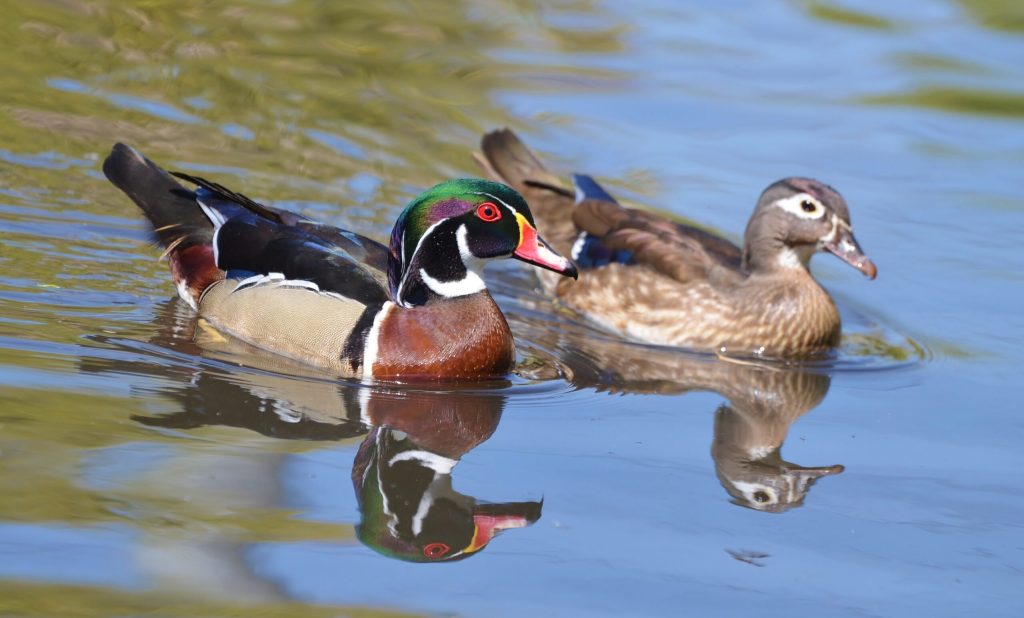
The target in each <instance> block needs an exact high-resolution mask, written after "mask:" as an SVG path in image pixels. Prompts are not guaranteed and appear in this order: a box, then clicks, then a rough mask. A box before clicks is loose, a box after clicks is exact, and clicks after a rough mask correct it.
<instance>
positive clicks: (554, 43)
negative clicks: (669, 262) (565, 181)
mask: <svg viewBox="0 0 1024 618" xmlns="http://www.w3.org/2000/svg"><path fill="white" fill-rule="evenodd" d="M4 10H5V16H4V19H3V20H0V35H2V36H3V40H4V43H3V44H2V45H0V61H2V63H3V66H4V70H3V71H0V241H2V244H0V492H2V493H0V495H2V496H3V499H2V500H0V613H3V614H4V615H25V616H35V615H38V616H52V615H62V616H74V615H82V616H86V615H104V616H110V615H137V614H143V613H153V612H157V613H159V614H160V615H166V616H195V615H211V616H212V615H256V614H258V615H263V616H277V615H280V616H335V615H339V614H346V615H360V616H364V615H365V616H369V615H388V616H393V615H441V614H443V615H470V616H500V615H508V616H519V615H524V614H536V615H563V616H565V615H568V616H571V615H580V616H591V615H615V616H619V615H680V614H683V615H687V614H693V615H702V616H718V615H721V616H732V615H736V614H737V613H739V612H743V611H750V610H751V608H756V611H758V612H759V613H760V614H764V615H768V616H774V615H779V616H783V615H785V616H791V615H815V616H865V615H868V616H919V615H930V616H962V615H967V614H971V615H974V614H979V615H987V616H1019V615H1021V613H1022V612H1024V597H1022V596H1021V594H1020V593H1019V591H1018V589H1019V587H1020V581H1021V573H1022V571H1024V526H1022V523H1021V522H1022V521H1024V497H1022V492H1020V491H1019V488H1020V487H1021V483H1020V479H1019V473H1018V470H1019V469H1020V468H1021V465H1022V464H1024V455H1022V454H1021V451H1020V443H1021V438H1022V433H1024V422H1022V421H1021V417H1020V396H1021V389H1020V386H1019V384H1020V367H1021V366H1022V361H1024V352H1022V351H1021V350H1022V344H1024V337H1022V336H1021V334H1020V333H1021V332H1022V331H1024V317H1022V315H1024V312H1022V311H1021V308H1022V307H1024V294H1022V289H1024V288H1022V286H1021V283H1022V276H1021V273H1022V272H1024V257H1022V256H1024V253H1022V252H1021V251H1020V247H1021V245H1022V244H1024V231H1022V230H1024V206H1022V205H1024V189H1022V188H1021V182H1020V178H1021V173H1020V171H1021V167H1022V164H1024V124H1022V120H1024V90H1021V87H1020V85H1021V84H1022V83H1024V79H1022V78H1024V73H1022V69H1021V63H1020V62H1019V60H1020V59H1021V58H1024V39H1022V38H1021V35H1022V34H1024V13H1022V12H1021V9H1019V8H1017V7H1016V5H1014V4H1013V3H1005V2H995V1H992V2H985V1H978V0H975V1H969V0H961V1H956V2H954V1H951V0H946V1H941V2H924V1H918V0H915V1H913V2H908V3H881V2H875V3H845V2H844V3H836V2H825V1H818V0H813V1H803V0H792V1H784V0H777V1H769V2H762V1H754V0H746V1H743V0H734V1H728V2H699V3H685V4H681V3H674V2H667V1H664V0H650V1H643V2H633V3H628V4H627V3H614V2H590V1H582V0H581V1H566V2H556V3H542V2H533V1H530V0H520V1H515V2H486V1H476V0H467V1H456V2H451V1H445V2H441V1H437V2H419V3H404V2H391V1H389V0H384V1H381V2H374V3H371V4H366V3H358V2H334V3H318V2H311V1H309V2H307V1H303V0H293V1H291V2H275V3H270V2H255V1H253V2H222V3H202V2H164V1H159V2H146V3H136V4H135V5H132V6H129V5H128V4H126V3H121V2H113V1H109V2H105V1H102V0H64V1H61V2H46V3H43V2H40V3H27V2H22V3H11V6H6V7H4ZM499 126H510V127H512V128H514V129H515V130H516V131H518V132H519V133H520V135H522V136H523V138H524V139H525V140H526V141H527V142H528V143H529V144H530V145H531V146H533V147H535V148H536V149H537V150H538V151H539V152H540V153H541V154H542V155H543V156H544V157H545V159H546V160H547V161H548V162H549V163H550V164H551V165H552V167H553V168H555V169H557V170H559V171H562V172H565V173H568V172H570V171H587V172H589V173H592V174H594V175H595V176H596V177H598V178H599V179H600V180H601V181H602V182H603V183H605V184H606V185H607V186H608V187H609V188H610V189H611V190H613V191H614V192H615V193H616V194H617V195H618V196H620V197H622V198H623V199H625V200H629V201H632V202H636V203H639V204H641V205H644V206H649V207H654V208H659V209H662V210H664V211H667V212H669V213H671V214H673V215H676V216H680V217H686V218H688V219H690V220H692V221H694V222H697V223H699V224H702V225H705V226H708V227H710V228H712V229H715V230H719V231H721V232H722V233H723V234H725V235H727V236H728V237H730V238H733V239H736V238H738V235H739V234H740V233H741V231H742V229H743V226H744V225H745V221H746V218H747V216H748V215H749V213H750V211H751V210H752V208H753V205H754V202H755V200H756V197H757V195H758V194H759V192H760V191H761V190H762V189H763V187H764V186H766V185H767V184H768V183H769V182H771V181H773V180H775V179H777V178H779V177H782V176H788V175H809V176H815V177H818V178H821V179H822V180H825V181H827V182H829V183H830V184H832V185H833V186H835V187H837V188H838V189H839V190H840V191H841V192H842V193H843V194H844V196H845V197H846V198H847V200H848V202H849V203H850V205H851V210H852V214H853V220H854V223H855V226H856V230H857V237H858V239H859V240H860V241H861V243H862V245H863V246H864V248H865V250H866V251H867V253H868V254H869V255H870V256H871V257H872V259H873V260H874V261H875V263H876V264H877V265H878V266H879V273H880V274H879V278H878V279H877V280H876V281H873V282H868V281H866V280H864V279H862V278H861V277H860V275H859V274H858V273H857V272H855V271H853V270H852V269H849V268H846V267H845V266H844V265H842V264H841V263H839V261H837V260H834V259H832V258H830V257H828V256H820V257H818V258H816V260H815V261H814V269H815V273H816V275H817V276H818V278H819V279H820V280H821V281H822V282H823V283H824V285H826V286H827V287H828V288H829V290H830V291H832V292H833V294H834V295H835V296H836V298H837V301H838V303H839V306H840V310H841V312H842V314H843V317H844V325H845V338H844V342H843V345H842V347H841V349H840V350H839V352H838V355H837V357H836V358H834V359H832V360H830V361H828V362H823V363H815V364H811V365H808V366H803V367H780V366H776V365H750V364H746V363H736V362H728V361H721V360H717V359H714V358H709V357H707V356H702V355H695V354H688V353H685V352H679V351H672V350H665V349H658V348H653V347H650V346H640V345H635V344H625V343H622V342H619V341H616V340H615V339H614V338H612V337H609V336H607V335H604V334H603V333H601V332H599V331H597V330H595V329H593V328H591V327H588V326H587V325H585V324H582V323H580V322H579V321H578V320H576V319H575V318H574V317H573V316H571V315H569V314H566V313H565V312H564V311H560V310H558V309H557V308H556V307H555V306H553V305H552V304H551V303H550V302H549V301H548V300H547V299H545V298H544V297H543V296H542V295H541V294H540V293H539V291H538V290H537V289H536V282H535V280H534V279H533V276H532V274H531V273H530V272H529V271H527V270H525V269H522V268H520V267H519V266H518V265H512V264H504V265H500V266H498V267H495V268H492V269H491V270H490V271H489V282H490V284H491V287H492V289H493V290H494V292H495V296H496V298H497V299H498V301H499V304H501V306H502V307H503V308H504V309H505V311H506V313H507V315H508V317H509V321H510V323H511V324H512V327H513V330H514V331H515V332H516V334H517V338H518V346H519V352H518V353H519V361H520V371H519V372H518V373H517V374H516V375H513V376H510V377H509V379H508V380H506V381H499V382H497V383H495V384H486V385H469V386H455V385H450V386H444V387H441V388H439V389H434V390H425V389H395V388H387V387H366V386H363V385H358V384H351V383H345V382H339V381H337V380H332V379H330V377H329V376H324V375H319V374H317V373H316V372H313V371H310V370H308V369H305V368H302V367H299V366H293V365H289V364H287V363H285V362H283V361H281V360H280V359H275V358H273V357H272V356H269V355H265V354H259V353H255V352H253V351H252V350H247V349H244V348H240V347H238V346H233V345H228V344H225V342H223V341H220V340H219V339H218V338H217V337H215V336H212V335H211V334H210V333H208V332H206V331H204V330H203V329H201V328H199V329H198V330H197V326H196V323H195V319H194V316H192V315H191V313H190V312H189V311H188V309H187V307H185V306H183V304H182V303H180V302H179V301H177V300H175V299H174V290H173V286H171V284H170V283H169V281H168V276H167V273H166V267H165V265H164V264H163V263H160V262H158V261H157V257H158V255H159V251H158V250H156V249H155V248H153V247H152V246H151V245H150V243H149V238H148V235H147V232H146V228H145V225H144V222H143V220H142V217H141V216H140V214H139V213H138V212H137V211H136V210H135V207H134V206H133V205H132V204H131V203H130V202H129V201H128V200H127V199H126V198H125V197H124V196H123V195H121V194H120V193H119V192H118V191H117V190H116V189H114V188H113V187H112V186H110V185H109V184H108V183H107V182H106V180H105V179H104V178H103V177H102V174H101V173H100V171H99V166H100V162H101V161H102V158H103V157H104V156H105V155H106V153H107V152H108V150H109V147H110V145H111V144H112V142H114V141H115V140H122V141H126V142H128V143H131V144H133V145H135V146H136V147H138V148H140V149H141V150H143V151H144V152H145V153H146V154H147V155H149V156H150V157H152V158H154V159H155V160H157V161H160V162H161V163H164V164H165V165H167V166H169V167H172V168H177V169H182V170H186V171H195V172H199V173H202V174H203V175H206V176H212V177H214V178H216V179H217V180H219V181H220V182H222V183H224V184H226V185H229V186H233V187H239V188H243V189H244V190H245V192H246V193H247V194H249V195H251V196H253V197H256V198H259V199H261V200H266V201H268V202H271V203H273V204H275V205H278V206H283V207H286V208H290V209H294V210H298V211H301V212H303V213H305V214H307V215H310V216H313V217H317V218H320V219H322V220H324V221H327V222H330V223H332V224H335V225H339V226H344V227H348V228H352V229H357V230H359V231H360V232H363V233H366V234H368V235H371V236H373V237H375V238H378V239H384V238H386V237H387V234H388V232H389V230H390V225H391V224H392V222H393V220H394V218H395V216H396V215H397V213H398V212H399V211H400V209H401V207H402V206H403V205H404V203H405V202H406V201H407V200H408V199H409V198H411V197H412V196H413V195H415V194H416V193H418V192H419V191H420V190H421V189H422V188H424V187H426V186H429V185H431V184H433V183H435V182H436V181H438V180H439V179H441V178H445V177H449V176H457V175H469V174H475V173H476V170H475V169H474V167H473V165H472V161H471V159H470V158H469V153H470V152H471V151H472V150H473V148H474V146H475V144H476V143H477V141H478V139H479V136H480V134H481V133H482V132H483V131H486V130H488V129H492V128H495V127H499ZM417 522H418V523H417ZM414 529H415V531H418V532H414ZM453 558H457V559H453ZM425 562H443V563H444V564H434V565H431V564H424V563H425Z"/></svg>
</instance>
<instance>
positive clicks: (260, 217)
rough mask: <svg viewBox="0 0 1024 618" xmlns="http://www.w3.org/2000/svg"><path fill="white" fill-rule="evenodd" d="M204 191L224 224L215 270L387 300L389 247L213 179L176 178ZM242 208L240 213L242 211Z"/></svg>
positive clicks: (363, 298) (202, 199)
mask: <svg viewBox="0 0 1024 618" xmlns="http://www.w3.org/2000/svg"><path fill="white" fill-rule="evenodd" d="M174 175H175V176H177V177H179V178H182V179H183V180H188V181H189V182H193V183H195V184H197V185H199V186H200V187H202V188H201V189H200V190H199V191H198V193H197V196H198V200H199V201H200V202H201V203H202V204H203V205H204V207H206V208H209V209H211V210H214V211H216V212H217V213H218V214H219V215H220V216H221V217H224V218H225V219H226V220H225V221H224V222H223V223H222V224H221V225H220V226H219V228H218V229H217V233H216V236H215V239H214V242H215V243H216V250H217V265H218V266H219V267H220V268H221V269H223V270H227V271H232V270H236V271H244V272H250V273H255V274H261V275H266V274H269V273H281V274H282V275H284V277H285V278H286V279H289V280H301V281H309V282H312V283H315V284H316V285H317V286H318V287H319V288H320V290H321V291H322V292H333V293H336V294H340V295H342V296H345V297H348V298H352V299H355V300H357V301H359V302H362V303H364V304H372V303H383V302H384V301H386V300H388V293H387V287H386V281H387V279H386V271H387V254H388V250H387V247H384V246H383V245H381V244H380V243H378V242H376V241H374V240H371V239H369V238H366V237H363V236H359V235H358V234H354V233H352V232H348V231H346V230H341V229H338V228H335V227H332V226H328V225H324V224H320V223H316V222H315V221H312V220H310V219H307V218H306V217H303V216H301V215H298V214H296V213H293V212H289V211H286V210H279V209H276V208H271V207H269V206H265V205H263V204H260V203H259V202H256V201H254V200H251V199H249V198H248V197H246V196H244V195H242V194H241V193H236V192H234V191H231V190H230V189H227V188H225V187H224V186H222V185H219V184H217V183H214V182H211V181H209V180H206V179H203V178H199V177H196V176H190V175H188V174H181V173H176V172H175V173H174ZM239 206H241V207H242V208H238V207H239Z"/></svg>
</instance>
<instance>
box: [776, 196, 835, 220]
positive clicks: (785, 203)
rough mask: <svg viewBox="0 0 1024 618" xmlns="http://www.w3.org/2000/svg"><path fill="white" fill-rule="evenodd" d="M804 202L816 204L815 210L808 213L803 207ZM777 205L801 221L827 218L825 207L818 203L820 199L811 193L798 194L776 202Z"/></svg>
mask: <svg viewBox="0 0 1024 618" xmlns="http://www.w3.org/2000/svg"><path fill="white" fill-rule="evenodd" d="M804 202H810V203H812V204H814V206H815V209H814V210H812V211H811V212H806V211H805V210H804V209H803V206H802V204H803V203H804ZM775 205H776V206H778V207H779V208H781V209H782V210H785V211H786V212H788V213H789V214H791V215H795V216H797V217H799V218H800V219H820V218H822V217H824V216H825V207H824V206H823V205H822V203H821V202H820V201H818V198H816V197H814V196H813V195H811V194H809V193H797V194H796V195H793V196H790V197H787V198H785V199H781V200H779V201H777V202H775Z"/></svg>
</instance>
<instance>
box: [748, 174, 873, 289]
mask: <svg viewBox="0 0 1024 618" xmlns="http://www.w3.org/2000/svg"><path fill="white" fill-rule="evenodd" d="M818 251H828V252H829V253H832V254H834V255H835V256H836V257H838V258H839V259H841V260H843V261H844V262H846V263H847V264H849V265H850V266H853V267H854V268H856V269H857V270H859V271H861V272H862V273H864V274H865V275H866V276H867V277H868V278H869V279H874V278H875V275H876V274H878V269H877V268H875V264H874V263H873V262H872V261H871V260H870V259H868V257H867V256H866V255H864V252H863V251H862V250H861V248H860V245H859V244H858V243H857V239H855V238H854V237H853V227H852V225H851V223H850V209H849V208H848V207H847V205H846V200H844V199H843V196H841V195H839V192H838V191H836V190H835V189H833V188H832V187H830V186H828V185H826V184H824V183H822V182H819V181H817V180H813V179H811V178H784V179H782V180H780V181H778V182H775V183H774V184H772V185H771V186H769V187H768V188H767V189H765V190H764V193H762V194H761V197H760V199H759V200H758V202H757V208H756V209H755V210H754V214H753V216H751V218H750V222H749V223H748V224H747V231H746V234H745V243H744V249H743V264H744V267H745V268H746V269H747V270H749V271H752V272H753V271H756V270H761V271H770V270H777V269H779V268H783V269H786V268H803V269H806V268H807V263H808V261H809V260H810V259H811V256H812V255H814V254H815V253H817V252H818Z"/></svg>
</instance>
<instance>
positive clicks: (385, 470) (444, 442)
mask: <svg viewBox="0 0 1024 618" xmlns="http://www.w3.org/2000/svg"><path fill="white" fill-rule="evenodd" d="M501 406H502V398H501V397H498V396H496V395H494V394H491V393H452V394H451V395H449V396H441V397H438V396H433V397H430V398H427V399H421V398H419V396H417V397H416V399H415V400H414V401H412V402H411V405H408V406H402V407H398V406H394V405H390V406H380V411H379V412H377V411H376V410H375V412H374V415H373V418H374V422H375V423H376V424H377V426H376V427H374V428H373V429H372V430H371V431H370V433H369V434H368V435H367V436H366V439H365V440H363V443H362V445H360V447H359V453H358V454H357V455H356V459H355V463H354V464H353V466H352V484H353V485H354V486H355V489H356V496H357V497H358V499H359V510H360V511H361V513H362V522H361V523H360V524H359V526H358V527H357V528H356V533H357V535H358V536H359V540H361V541H362V542H363V543H365V544H366V545H367V546H369V547H372V548H373V549H375V550H377V551H379V552H380V553H382V554H385V555H387V556H391V557H394V558H400V559H402V560H410V561H416V562H436V561H443V560H456V559H462V558H465V557H467V556H471V555H473V554H474V553H476V552H478V551H479V550H481V549H483V548H484V547H485V546H486V545H487V544H488V543H489V542H490V541H491V539H493V538H494V536H495V535H496V534H497V533H498V532H500V531H502V530H507V529H509V528H522V527H525V526H528V525H530V524H532V523H533V522H535V521H537V519H538V518H539V517H540V513H541V503H540V502H509V503H502V504H481V503H478V502H477V500H476V499H475V498H472V497H470V496H466V495H464V494H461V493H459V492H457V491H455V490H454V489H453V488H452V469H453V468H454V467H455V465H456V464H457V463H458V462H459V459H460V458H461V457H462V456H463V455H464V454H465V453H467V452H469V451H470V450H471V449H472V448H474V447H476V446H477V445H478V444H480V443H481V442H483V441H484V440H486V439H487V438H489V437H490V435H491V434H492V433H493V432H494V430H495V428H497V426H498V419H499V418H500V416H501Z"/></svg>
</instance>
